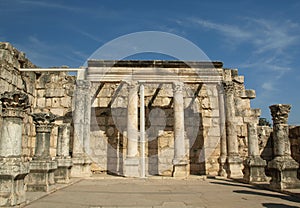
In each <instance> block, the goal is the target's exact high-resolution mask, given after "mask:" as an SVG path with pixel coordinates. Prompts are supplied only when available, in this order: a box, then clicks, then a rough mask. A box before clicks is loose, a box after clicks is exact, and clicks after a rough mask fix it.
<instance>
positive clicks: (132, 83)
mask: <svg viewBox="0 0 300 208" xmlns="http://www.w3.org/2000/svg"><path fill="white" fill-rule="evenodd" d="M125 83H126V84H127V89H128V91H130V90H136V91H137V90H138V82H137V81H125Z"/></svg>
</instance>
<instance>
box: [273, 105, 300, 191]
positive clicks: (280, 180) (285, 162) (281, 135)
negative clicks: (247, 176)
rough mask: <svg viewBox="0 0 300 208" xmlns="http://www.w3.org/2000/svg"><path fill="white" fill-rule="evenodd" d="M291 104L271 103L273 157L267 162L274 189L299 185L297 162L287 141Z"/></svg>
mask: <svg viewBox="0 0 300 208" xmlns="http://www.w3.org/2000/svg"><path fill="white" fill-rule="evenodd" d="M290 109H291V106H290V105H285V104H277V105H271V106H270V110H271V115H272V119H273V142H274V143H273V144H274V147H273V148H274V149H273V151H274V156H275V157H274V159H273V160H272V161H270V162H269V164H268V168H269V169H270V172H271V177H272V179H271V181H270V186H271V188H274V189H280V190H281V189H288V188H298V187H300V182H299V180H298V179H297V169H298V168H299V164H298V163H297V162H296V161H295V160H294V159H293V158H292V157H291V149H290V148H291V147H290V141H289V126H288V124H287V120H288V114H289V112H290Z"/></svg>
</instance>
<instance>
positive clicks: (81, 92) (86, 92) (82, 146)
mask: <svg viewBox="0 0 300 208" xmlns="http://www.w3.org/2000/svg"><path fill="white" fill-rule="evenodd" d="M90 87H91V83H90V81H87V80H76V91H75V96H74V100H75V102H74V114H73V123H74V137H73V138H74V140H73V151H72V153H73V155H72V161H73V166H72V169H71V176H72V177H87V176H91V168H90V165H91V160H90V159H89V156H88V153H89V142H90V116H91V96H90Z"/></svg>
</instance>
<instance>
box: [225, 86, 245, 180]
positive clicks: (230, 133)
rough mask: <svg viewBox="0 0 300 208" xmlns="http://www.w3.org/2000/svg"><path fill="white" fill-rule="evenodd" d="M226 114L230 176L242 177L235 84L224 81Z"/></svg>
mask: <svg viewBox="0 0 300 208" xmlns="http://www.w3.org/2000/svg"><path fill="white" fill-rule="evenodd" d="M224 90H225V114H226V139H227V154H228V156H227V165H228V176H227V177H228V178H242V177H243V173H242V170H241V165H242V159H241V158H240V155H239V149H238V138H237V130H236V122H235V103H234V84H233V82H225V83H224Z"/></svg>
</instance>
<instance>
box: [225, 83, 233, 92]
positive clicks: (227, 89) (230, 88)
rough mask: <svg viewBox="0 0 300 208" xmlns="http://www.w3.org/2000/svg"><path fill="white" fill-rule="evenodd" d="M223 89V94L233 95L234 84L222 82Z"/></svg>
mask: <svg viewBox="0 0 300 208" xmlns="http://www.w3.org/2000/svg"><path fill="white" fill-rule="evenodd" d="M223 88H224V91H225V94H233V93H234V84H233V82H224V83H223Z"/></svg>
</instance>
